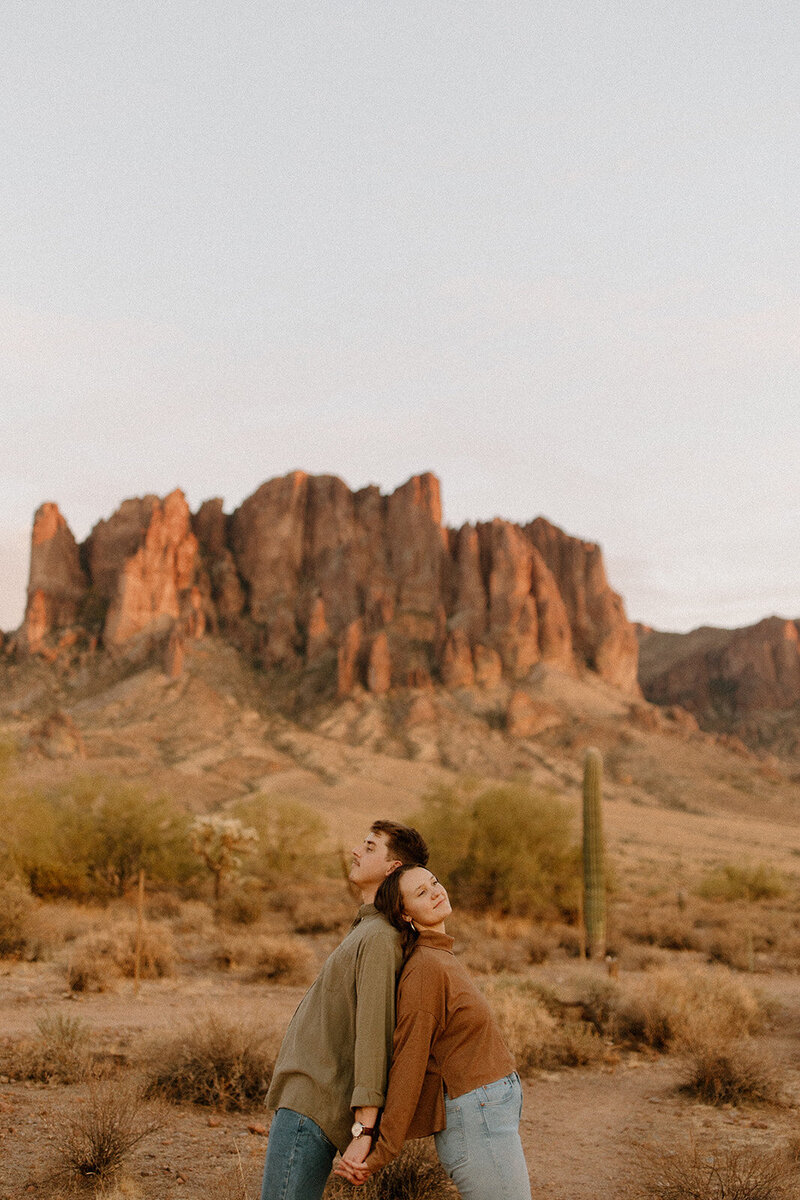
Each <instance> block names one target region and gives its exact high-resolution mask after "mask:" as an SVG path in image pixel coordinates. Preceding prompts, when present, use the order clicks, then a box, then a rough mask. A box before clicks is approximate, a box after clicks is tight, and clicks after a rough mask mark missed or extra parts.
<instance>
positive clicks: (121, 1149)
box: [58, 1079, 163, 1184]
mask: <svg viewBox="0 0 800 1200" xmlns="http://www.w3.org/2000/svg"><path fill="white" fill-rule="evenodd" d="M162 1124H163V1120H162V1119H161V1118H160V1116H159V1114H158V1111H157V1110H156V1109H154V1108H153V1106H152V1105H148V1104H147V1103H146V1102H145V1100H144V1098H143V1097H142V1094H141V1091H140V1090H139V1089H138V1088H137V1087H136V1085H135V1084H129V1083H125V1082H124V1081H122V1080H119V1079H105V1080H101V1081H99V1082H98V1081H95V1082H93V1083H92V1084H90V1086H89V1089H88V1092H87V1095H86V1098H85V1100H84V1103H83V1104H78V1105H76V1106H75V1113H74V1115H73V1116H72V1117H71V1118H69V1119H68V1120H67V1121H66V1123H65V1124H64V1125H63V1126H62V1127H61V1129H60V1130H59V1140H58V1153H59V1157H60V1160H61V1163H60V1169H59V1172H58V1173H59V1174H63V1175H66V1176H67V1177H68V1178H72V1179H74V1180H79V1181H85V1182H88V1183H92V1184H105V1183H106V1182H108V1181H110V1180H114V1179H115V1177H116V1176H118V1174H119V1172H120V1170H121V1169H122V1167H123V1165H124V1163H125V1162H126V1160H127V1159H128V1157H129V1156H130V1154H131V1152H132V1151H133V1150H134V1149H135V1148H136V1146H138V1145H139V1143H140V1142H142V1141H143V1140H144V1139H145V1138H147V1137H149V1136H150V1135H151V1134H153V1133H155V1132H156V1131H157V1130H158V1129H160V1128H161V1125H162Z"/></svg>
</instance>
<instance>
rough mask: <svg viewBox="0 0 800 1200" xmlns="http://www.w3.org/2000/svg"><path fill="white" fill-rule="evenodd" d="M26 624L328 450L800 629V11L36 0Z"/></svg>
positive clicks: (577, 3) (619, 579)
mask: <svg viewBox="0 0 800 1200" xmlns="http://www.w3.org/2000/svg"><path fill="white" fill-rule="evenodd" d="M0 102H2V110H1V112H2V129H3V146H2V162H3V170H2V173H1V174H0V228H2V231H3V232H2V248H3V250H2V259H0V406H1V408H2V413H3V417H4V420H3V430H2V437H0V480H1V481H2V482H1V483H0V488H2V491H1V492H0V504H1V505H2V516H0V561H2V563H3V570H2V572H0V627H1V628H4V629H10V628H14V627H15V626H16V625H18V624H19V622H20V620H21V618H22V612H23V608H24V600H25V587H26V582H27V563H28V546H29V538H30V525H31V519H32V516H33V513H34V511H35V509H36V508H37V507H38V505H39V504H40V503H41V502H42V501H44V500H54V501H56V502H57V503H58V505H59V506H60V508H61V511H62V512H63V513H64V515H65V517H66V519H67V520H68V522H69V524H70V526H71V528H72V530H73V532H74V533H75V535H76V536H77V537H78V538H79V539H82V538H84V537H86V535H87V534H88V533H89V531H90V529H91V527H92V525H93V524H94V523H95V522H96V521H97V520H99V519H100V518H101V517H108V516H109V515H110V514H111V513H112V512H113V511H114V509H115V508H116V507H118V505H119V504H120V502H121V501H122V500H123V499H124V498H126V497H128V496H135V495H144V494H145V493H147V492H155V493H157V494H159V495H165V494H166V493H167V492H169V491H171V490H172V489H173V488H175V487H181V488H183V490H184V491H185V492H186V494H187V497H188V499H189V502H190V504H191V505H192V507H193V508H197V506H198V505H199V504H200V503H201V502H202V501H203V500H204V499H207V498H209V497H212V496H222V497H223V498H224V500H225V506H226V509H227V510H228V511H231V510H232V509H233V508H234V507H235V506H236V505H237V504H239V503H240V502H241V501H242V499H243V498H244V497H245V496H247V495H249V494H250V493H251V492H253V491H254V490H255V489H256V487H257V486H258V485H259V484H260V483H262V482H263V481H264V480H265V479H268V478H270V477H272V476H274V475H282V474H285V473H286V472H287V471H290V470H292V469H294V468H298V467H299V468H302V469H304V470H307V471H311V472H320V473H331V474H336V475H340V476H341V477H342V478H343V479H345V481H346V482H347V483H348V484H349V485H350V486H351V487H354V488H355V487H360V486H363V485H364V484H366V483H369V482H374V483H377V484H379V485H380V486H381V487H382V488H383V490H391V489H392V488H394V487H396V486H397V485H398V484H400V483H402V482H403V481H404V480H405V479H407V478H408V477H409V476H410V475H412V474H415V473H417V472H420V471H424V470H432V471H434V472H435V473H436V474H437V475H439V477H440V479H441V481H442V492H443V500H444V509H445V518H446V520H447V522H448V523H449V524H452V525H458V524H461V523H462V522H463V521H466V520H486V519H490V518H491V517H493V516H497V515H499V516H503V517H507V518H509V519H512V520H517V521H526V520H529V519H531V518H533V517H535V516H537V515H539V514H542V515H544V516H546V517H547V518H548V519H549V520H551V521H553V522H554V523H556V524H557V525H560V526H561V527H562V528H564V529H566V530H567V531H568V532H569V533H572V534H575V535H577V536H580V537H582V538H585V539H587V540H591V541H598V542H600V544H601V545H602V546H603V549H604V552H605V557H606V563H607V568H608V573H609V577H610V580H611V583H612V585H613V586H614V587H615V588H616V589H617V590H618V591H619V592H621V593H622V595H623V597H624V599H625V602H626V607H627V611H628V615H629V616H630V617H631V618H632V619H635V620H641V621H644V622H646V623H648V624H653V625H656V626H657V627H659V628H662V629H673V630H688V629H690V628H693V627H695V626H697V625H700V624H716V625H726V626H734V625H742V624H749V623H751V622H753V621H756V620H759V619H760V618H761V617H763V616H767V615H769V614H772V613H779V614H780V615H783V616H790V617H800V554H798V538H797V526H798V517H800V471H799V470H798V451H799V450H800V437H799V436H798V435H799V434H800V404H798V390H799V389H798V383H799V382H800V370H799V368H800V221H798V200H797V198H798V195H800V161H799V157H800V11H799V10H798V8H797V4H796V2H789V0H786V2H783V0H774V2H770V0H754V2H752V3H750V2H742V0H683V2H681V0H671V2H670V3H662V2H660V0H617V2H612V0H605V2H601V0H481V2H477V0H424V2H423V0H402V2H401V0H391V2H390V0H359V2H349V0H334V2H325V0H315V2H314V3H308V2H306V0H248V2H245V0H224V2H223V0H136V3H131V0H102V2H101V0H4V2H3V4H2V6H1V8H0Z"/></svg>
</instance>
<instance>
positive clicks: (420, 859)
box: [370, 821, 428, 867]
mask: <svg viewBox="0 0 800 1200" xmlns="http://www.w3.org/2000/svg"><path fill="white" fill-rule="evenodd" d="M370 832H371V833H383V834H385V835H386V847H387V849H388V851H389V856H390V858H399V859H400V862H401V863H409V864H412V865H414V866H420V867H424V866H425V864H426V863H427V861H428V847H427V844H426V842H425V838H424V837H423V836H422V834H421V833H420V832H419V830H417V829H411V828H410V827H409V826H408V825H398V824H397V822H396V821H373V823H372V825H371V827H370Z"/></svg>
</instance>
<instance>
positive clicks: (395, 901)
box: [375, 853, 428, 962]
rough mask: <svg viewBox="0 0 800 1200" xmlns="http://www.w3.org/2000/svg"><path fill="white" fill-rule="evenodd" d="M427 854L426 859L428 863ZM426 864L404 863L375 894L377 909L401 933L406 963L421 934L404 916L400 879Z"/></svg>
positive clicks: (387, 878)
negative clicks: (408, 872) (407, 872)
mask: <svg viewBox="0 0 800 1200" xmlns="http://www.w3.org/2000/svg"><path fill="white" fill-rule="evenodd" d="M427 857H428V856H427V853H426V855H425V859H426V861H427ZM424 866H425V863H417V862H410V863H403V865H402V867H398V868H397V869H396V870H394V871H392V873H391V874H390V875H387V876H386V878H385V879H384V880H383V882H382V883H381V885H380V887H379V888H378V890H377V892H376V893H375V907H376V908H377V910H378V912H379V913H383V915H384V916H385V917H386V920H387V921H388V922H389V924H390V925H394V927H395V929H398V930H399V931H400V944H401V945H402V947H403V962H405V961H406V959H407V958H408V956H409V955H410V954H411V951H412V950H413V949H414V947H415V946H416V944H417V938H418V937H419V934H418V933H417V931H416V929H415V928H414V927H413V925H412V924H411V922H410V921H407V920H406V918H405V917H404V916H403V894H402V892H401V891H400V879H401V877H402V876H403V875H405V873H406V871H412V870H413V869H414V867H424Z"/></svg>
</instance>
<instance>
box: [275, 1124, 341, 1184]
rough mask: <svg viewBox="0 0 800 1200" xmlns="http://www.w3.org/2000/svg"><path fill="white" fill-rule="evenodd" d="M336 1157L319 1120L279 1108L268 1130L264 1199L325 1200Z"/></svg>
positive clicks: (334, 1148) (334, 1149)
mask: <svg viewBox="0 0 800 1200" xmlns="http://www.w3.org/2000/svg"><path fill="white" fill-rule="evenodd" d="M335 1156H336V1147H335V1146H334V1144H333V1142H330V1141H328V1139H327V1138H326V1136H325V1134H324V1133H323V1132H322V1130H321V1129H320V1127H319V1125H317V1123H316V1121H312V1120H311V1117H304V1116H303V1115H302V1114H301V1113H296V1112H293V1111H292V1109H291V1108H279V1109H278V1111H277V1112H276V1113H275V1116H274V1117H273V1118H272V1124H271V1125H270V1127H269V1141H268V1142H267V1159H266V1162H265V1163H264V1179H263V1182H262V1184H261V1200H322V1193H323V1192H324V1191H325V1184H326V1183H327V1181H328V1176H329V1175H330V1173H331V1167H332V1166H333V1160H334V1157H335Z"/></svg>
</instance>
